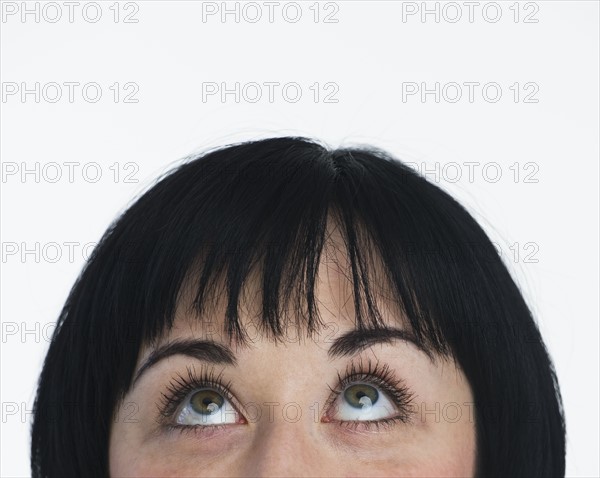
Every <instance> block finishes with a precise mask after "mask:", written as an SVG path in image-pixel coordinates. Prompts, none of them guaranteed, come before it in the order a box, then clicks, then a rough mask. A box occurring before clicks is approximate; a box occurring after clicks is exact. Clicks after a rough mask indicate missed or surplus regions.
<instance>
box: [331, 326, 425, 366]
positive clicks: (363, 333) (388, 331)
mask: <svg viewBox="0 0 600 478" xmlns="http://www.w3.org/2000/svg"><path fill="white" fill-rule="evenodd" d="M396 340H402V341H404V342H407V343H409V344H412V345H414V346H415V347H417V348H418V349H419V350H420V351H421V352H423V353H424V354H425V355H427V357H429V359H430V360H433V359H434V357H433V355H432V353H431V352H430V351H429V350H428V349H427V348H426V347H425V346H424V344H423V343H422V342H420V341H419V340H417V338H416V337H415V336H414V335H413V334H412V333H411V332H409V331H407V330H403V329H399V328H395V327H378V328H375V329H362V330H360V329H356V330H350V331H349V332H346V333H344V334H342V335H340V336H339V337H337V338H336V339H335V340H333V343H332V345H331V347H330V348H329V351H328V352H327V355H328V356H329V358H330V359H334V358H340V357H349V356H352V355H356V354H357V353H358V352H360V351H361V350H364V349H366V348H367V347H371V346H372V345H375V344H390V343H392V342H394V341H396Z"/></svg>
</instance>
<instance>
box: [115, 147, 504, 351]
mask: <svg viewBox="0 0 600 478" xmlns="http://www.w3.org/2000/svg"><path fill="white" fill-rule="evenodd" d="M440 197H441V198H442V200H440ZM382 211H385V214H382ZM464 214H468V213H466V211H464V209H462V207H461V206H460V205H458V203H456V202H455V201H454V200H453V199H452V198H451V197H450V196H448V195H447V194H445V193H443V192H442V191H441V190H440V189H439V188H437V187H435V186H433V185H431V184H429V183H428V182H427V181H426V180H425V179H424V178H422V177H420V176H418V175H417V174H416V173H415V172H413V171H412V170H411V169H409V168H408V167H407V166H405V165H404V164H402V163H401V162H400V161H398V160H396V159H394V158H392V157H390V156H388V155H386V154H385V153H383V152H381V151H379V150H376V149H373V148H369V149H360V148H346V149H338V150H335V151H333V152H331V151H329V150H328V149H327V148H325V147H324V146H321V145H319V144H317V143H315V142H312V141H309V140H306V139H303V138H276V139H270V140H267V141H257V142H253V143H243V144H241V145H233V146H228V147H225V148H221V149H218V150H214V151H211V152H210V153H208V154H204V155H203V156H201V157H199V158H196V159H193V160H192V161H189V162H187V163H185V164H183V165H181V166H179V167H178V168H177V169H176V170H175V171H173V172H172V173H170V174H169V175H168V176H167V177H165V178H163V179H162V180H161V181H159V183H158V184H157V185H156V186H154V187H153V188H152V189H150V190H149V191H148V192H147V193H146V194H144V195H143V196H142V197H141V199H140V200H139V201H138V202H136V203H135V204H134V205H133V206H132V207H131V208H130V210H129V211H127V213H126V214H125V216H128V217H126V218H125V220H123V223H125V224H129V225H130V229H129V230H128V231H124V232H123V234H122V236H123V237H127V238H128V241H127V253H126V254H124V255H123V257H124V258H125V260H124V261H119V263H118V264H115V266H116V271H117V272H116V274H115V277H116V278H117V280H118V284H117V286H118V287H119V289H120V290H119V293H118V296H117V299H118V303H117V304H116V309H117V310H119V312H118V313H117V314H116V316H118V317H127V318H128V322H129V324H130V326H131V329H130V330H133V331H135V332H134V333H133V332H132V333H133V335H135V337H133V341H134V342H136V343H138V345H139V342H138V336H139V337H140V339H141V342H142V343H149V342H153V341H155V340H156V339H157V338H159V337H161V336H162V335H163V334H164V333H165V332H167V331H168V330H169V329H170V328H171V327H172V326H173V321H174V316H175V311H176V309H177V306H178V304H180V301H181V298H182V290H183V287H184V285H185V284H187V283H188V281H189V282H190V283H191V284H192V293H193V300H192V302H191V305H190V307H189V310H188V312H189V313H191V314H193V315H196V316H197V317H201V316H203V315H204V314H206V312H207V309H208V308H209V306H210V304H213V305H214V303H215V301H216V299H217V298H219V297H221V296H222V295H223V294H225V295H226V297H227V306H226V311H225V321H224V326H223V327H224V332H225V334H226V336H227V337H228V338H229V339H230V340H235V341H238V342H241V343H245V342H246V339H247V334H246V332H245V330H244V327H243V326H242V325H241V320H240V314H239V302H240V298H241V295H242V291H243V289H244V286H245V285H246V283H247V282H248V281H249V277H250V276H252V275H255V276H256V277H257V281H258V282H257V283H258V284H259V290H260V292H261V294H262V296H261V307H262V310H261V313H260V314H259V315H260V317H259V324H258V325H259V328H260V329H261V331H262V333H264V334H265V335H266V336H267V337H271V338H273V339H275V340H277V339H278V338H281V337H282V335H283V333H284V331H285V328H286V325H287V323H288V322H289V321H291V320H293V321H295V322H296V325H297V326H298V327H301V328H302V329H304V330H306V331H307V335H308V336H311V335H312V334H314V333H315V332H316V331H318V330H319V329H320V328H321V327H322V326H323V321H322V318H321V317H320V315H319V311H318V307H317V301H316V297H315V282H316V280H317V277H316V276H317V273H318V269H319V263H320V261H321V260H322V256H323V254H324V249H325V260H326V261H328V260H329V258H328V255H327V254H328V253H327V248H325V245H326V243H327V242H328V240H327V237H326V235H327V229H328V227H327V225H328V224H329V222H330V220H331V223H333V224H334V225H335V226H336V227H338V228H339V231H340V234H341V236H342V238H343V242H344V249H345V255H346V259H347V260H346V263H347V264H348V280H350V281H351V284H352V287H353V306H354V317H355V325H356V327H357V328H358V329H373V328H378V327H383V326H384V319H383V317H382V314H381V311H380V310H379V309H378V307H377V305H376V299H375V296H374V288H375V287H377V285H378V284H385V286H386V287H387V290H389V292H390V294H391V296H392V297H391V298H392V300H394V302H395V303H396V304H397V305H398V308H399V311H400V313H401V315H402V316H403V317H404V318H405V320H406V321H407V322H408V325H409V326H410V328H411V332H412V333H413V334H414V336H415V339H416V340H417V341H418V342H419V343H420V344H421V346H422V347H423V348H425V349H427V350H429V351H431V352H433V353H435V354H444V355H448V354H451V352H452V349H453V344H452V343H451V342H450V341H449V337H448V335H449V334H452V333H453V332H454V335H455V336H456V335H457V334H456V331H457V329H458V325H459V324H458V322H460V321H465V320H467V315H468V312H470V311H469V310H468V307H466V306H465V304H464V303H463V301H461V298H462V297H464V296H465V290H464V287H465V285H466V284H465V275H466V276H467V277H468V276H469V275H472V276H473V277H476V275H477V274H476V273H477V271H479V272H481V263H482V257H481V255H480V254H474V252H475V253H477V252H482V251H483V252H484V253H485V255H486V256H487V257H488V258H489V257H492V259H493V258H494V257H495V258H496V259H497V253H496V250H495V248H494V247H493V246H492V244H491V243H490V242H489V240H487V238H486V237H485V236H482V232H481V230H480V229H479V227H475V226H473V228H472V229H471V230H464V229H463V230H458V226H457V224H462V227H463V228H464V220H463V221H462V223H461V222H460V221H458V220H456V222H455V221H453V216H460V217H462V216H463V215H464ZM117 230H118V227H117V228H116V230H115V232H116V231H117ZM469 235H470V236H471V237H470V238H469V237H467V239H468V241H467V242H465V236H469ZM117 239H118V238H117ZM474 243H475V244H477V245H478V246H479V247H476V248H473V247H472V245H473V244H474ZM481 246H483V249H482V247H481ZM333 247H335V244H334V245H333ZM116 249H120V247H118V246H117V247H116ZM488 262H489V261H488ZM378 270H382V271H383V276H382V277H377V274H378V272H377V271H378ZM432 278H435V280H432ZM125 284H129V285H130V286H131V287H127V286H125V287H123V285H125ZM381 288H382V289H383V287H381ZM467 294H468V292H467ZM286 308H291V310H292V311H293V313H292V314H291V318H290V316H285V314H284V310H285V309H286ZM124 309H126V310H124ZM127 309H128V310H127ZM458 335H460V333H459V334H458Z"/></svg>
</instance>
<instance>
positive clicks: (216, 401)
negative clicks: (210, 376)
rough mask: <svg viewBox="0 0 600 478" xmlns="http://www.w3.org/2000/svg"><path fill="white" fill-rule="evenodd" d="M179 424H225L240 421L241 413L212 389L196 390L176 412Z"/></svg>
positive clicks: (176, 420)
mask: <svg viewBox="0 0 600 478" xmlns="http://www.w3.org/2000/svg"><path fill="white" fill-rule="evenodd" d="M175 422H176V423H177V424H178V425H191V426H193V425H203V426H210V425H225V424H227V423H239V422H240V414H239V413H238V412H237V410H236V409H235V408H234V407H233V405H231V403H230V402H229V400H227V398H225V397H224V396H223V395H222V394H221V393H220V392H218V391H217V390H212V389H208V388H207V389H204V390H194V391H192V392H191V393H190V394H189V395H188V396H187V398H185V399H184V400H183V402H182V404H181V406H180V407H179V409H178V410H177V412H176V417H175Z"/></svg>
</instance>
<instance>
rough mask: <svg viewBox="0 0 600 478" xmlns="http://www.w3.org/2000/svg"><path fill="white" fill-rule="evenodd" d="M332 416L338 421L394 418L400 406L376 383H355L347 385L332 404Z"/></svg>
mask: <svg viewBox="0 0 600 478" xmlns="http://www.w3.org/2000/svg"><path fill="white" fill-rule="evenodd" d="M331 409H332V413H331V414H330V415H329V416H330V418H332V419H334V420H336V421H361V420H365V421H374V420H382V419H386V418H392V417H393V416H394V415H396V414H398V411H399V410H398V408H397V407H396V406H395V405H394V404H393V403H392V401H391V400H390V399H389V398H388V397H387V396H386V394H385V393H384V392H382V391H381V390H379V389H378V388H377V387H376V386H374V385H369V384H367V383H354V384H350V385H348V386H346V387H345V388H344V390H342V392H341V393H340V394H338V396H337V398H336V399H335V401H334V402H333V403H332V405H331Z"/></svg>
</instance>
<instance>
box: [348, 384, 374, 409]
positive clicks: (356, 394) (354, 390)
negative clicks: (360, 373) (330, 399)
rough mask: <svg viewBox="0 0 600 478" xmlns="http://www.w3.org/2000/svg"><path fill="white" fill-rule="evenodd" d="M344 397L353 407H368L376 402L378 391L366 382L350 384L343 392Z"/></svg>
mask: <svg viewBox="0 0 600 478" xmlns="http://www.w3.org/2000/svg"><path fill="white" fill-rule="evenodd" d="M344 398H345V399H346V400H347V402H348V403H349V404H350V405H351V406H352V407H354V408H358V409H361V408H368V407H371V406H373V405H375V403H376V402H377V400H378V399H379V393H378V392H377V390H376V389H375V388H374V387H371V386H370V385H366V384H358V385H351V386H350V387H348V388H347V389H346V391H345V392H344Z"/></svg>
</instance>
